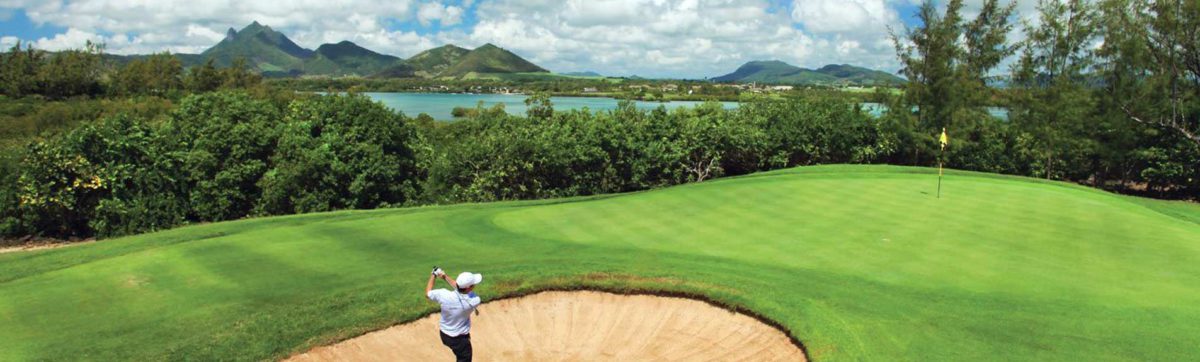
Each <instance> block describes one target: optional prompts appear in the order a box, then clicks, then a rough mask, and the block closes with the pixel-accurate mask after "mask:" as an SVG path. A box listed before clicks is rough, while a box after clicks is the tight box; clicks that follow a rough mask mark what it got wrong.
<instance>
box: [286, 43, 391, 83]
mask: <svg viewBox="0 0 1200 362" xmlns="http://www.w3.org/2000/svg"><path fill="white" fill-rule="evenodd" d="M402 63H403V60H402V59H400V58H398V57H394V56H391V55H385V54H379V53H376V52H373V51H371V50H368V49H366V48H363V47H360V46H358V44H354V43H352V42H349V41H342V42H340V43H337V44H323V45H321V46H320V47H318V48H317V51H316V52H315V56H314V57H313V58H311V59H309V60H307V61H305V63H304V73H305V74H310V75H331V76H345V75H358V76H366V75H372V74H376V73H379V72H381V71H384V70H385V69H389V68H391V67H394V66H397V65H400V64H402Z"/></svg>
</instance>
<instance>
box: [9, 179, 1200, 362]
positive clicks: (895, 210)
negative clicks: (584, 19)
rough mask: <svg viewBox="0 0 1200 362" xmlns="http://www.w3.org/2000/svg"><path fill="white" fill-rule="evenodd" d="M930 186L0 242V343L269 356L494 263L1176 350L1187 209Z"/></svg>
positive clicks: (678, 193)
mask: <svg viewBox="0 0 1200 362" xmlns="http://www.w3.org/2000/svg"><path fill="white" fill-rule="evenodd" d="M943 186H944V189H943V194H942V198H941V199H937V198H935V197H934V196H935V195H934V193H935V192H936V170H929V169H919V168H904V167H888V166H822V167H805V168H797V169H789V170H782V171H775V172H768V173H762V174H755V175H749V176H745V177H735V178H726V179H719V180H714V181H711V182H705V183H701V184H693V185H685V186H681V187H674V188H669V189H662V190H655V191H648V192H639V193H631V194H624V195H617V196H604V197H589V198H574V199H565V200H547V201H535V202H509V203H497V204H477V205H456V206H448V207H427V208H416V209H396V210H378V211H354V212H339V213H329V214H313V215H301V216H293V217H282V218H266V219H254V220H244V221H237V222H232V223H218V224H212V225H199V226H191V227H185V228H180V229H175V230H170V231H166V232H161V233H154V234H148V235H142V236H137V237H131V238H123V239H118V240H110V241H104V242H101V243H95V244H92V245H83V246H77V247H71V248H63V249H56V250H47V251H39V252H33V253H19V254H10V255H0V325H4V326H5V327H6V328H0V360H29V359H50V360H80V359H82V360H115V359H119V360H147V359H149V360H160V359H221V360H241V359H264V358H266V359H270V358H278V357H282V356H286V355H288V354H290V353H294V352H298V351H302V350H305V349H307V348H310V347H312V346H315V345H321V344H325V343H329V342H332V341H335V340H338V339H342V338H347V337H351V336H354V335H358V334H361V333H363V332H366V331H369V330H373V329H378V328H382V327H386V326H388V325H390V324H393V323H398V322H402V321H407V320H412V319H415V318H417V317H419V316H421V315H423V314H426V313H430V312H432V311H433V308H432V306H431V305H429V304H428V303H426V302H425V301H424V299H423V298H421V297H420V294H421V293H420V291H421V288H422V287H423V286H424V277H425V273H427V272H428V269H429V267H430V266H432V265H434V264H438V265H441V266H443V267H445V268H447V269H448V270H451V271H459V270H464V269H469V270H472V271H479V272H483V273H485V274H486V275H487V282H486V283H484V285H481V289H480V292H481V294H483V295H484V296H485V298H486V297H492V296H499V295H505V294H512V293H524V292H529V291H533V290H538V289H544V288H575V287H591V288H605V289H616V290H629V289H638V290H660V291H674V292H686V293H694V294H701V295H705V296H707V297H709V298H712V299H714V300H718V301H721V302H724V303H728V304H731V305H737V306H741V307H744V308H749V309H751V310H754V311H755V312H757V313H759V314H761V315H763V316H765V317H767V318H769V319H771V320H773V321H776V322H778V323H780V324H781V325H783V326H785V327H786V328H787V329H789V330H790V331H791V333H792V335H793V336H794V337H797V338H799V339H800V340H802V341H804V343H805V345H806V346H807V347H808V348H809V352H810V357H812V358H815V359H818V360H835V361H836V360H889V361H891V360H994V359H1022V360H1029V359H1038V360H1078V359H1088V360H1120V359H1147V360H1179V359H1186V358H1188V357H1189V356H1192V354H1193V353H1194V350H1192V349H1191V348H1190V347H1189V346H1195V345H1200V329H1198V327H1197V326H1198V325H1200V323H1196V321H1200V307H1197V306H1198V305H1200V303H1197V302H1200V291H1198V288H1196V286H1197V285H1200V277H1198V276H1200V266H1197V265H1198V264H1200V242H1198V240H1200V224H1196V223H1195V222H1193V221H1191V220H1200V208H1198V207H1196V206H1195V205H1188V204H1178V203H1164V202H1158V201H1152V200H1143V199H1133V198H1127V197H1123V196H1116V195H1111V194H1107V193H1103V192H1099V191H1095V190H1090V189H1086V188H1082V187H1078V186H1072V185H1066V184H1060V183H1052V182H1046V181H1042V180H1032V179H1023V178H1014V177H1006V176H994V175H987V174H978V173H969V172H957V171H952V172H948V173H947V178H946V180H945V183H944V185H943ZM480 328H485V327H484V326H481V327H480ZM80 341H86V342H83V343H81V342H80Z"/></svg>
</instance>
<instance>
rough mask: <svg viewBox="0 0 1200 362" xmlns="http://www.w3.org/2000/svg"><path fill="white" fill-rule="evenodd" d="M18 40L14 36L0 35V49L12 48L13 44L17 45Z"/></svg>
mask: <svg viewBox="0 0 1200 362" xmlns="http://www.w3.org/2000/svg"><path fill="white" fill-rule="evenodd" d="M18 41H20V39H18V38H17V37H15V36H0V51H7V50H8V49H10V48H12V47H13V45H17V42H18Z"/></svg>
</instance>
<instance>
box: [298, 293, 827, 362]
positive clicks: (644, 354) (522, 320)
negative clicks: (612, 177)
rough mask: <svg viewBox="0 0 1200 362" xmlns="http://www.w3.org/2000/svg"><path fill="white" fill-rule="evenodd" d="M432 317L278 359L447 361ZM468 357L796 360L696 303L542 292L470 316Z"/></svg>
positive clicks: (755, 330)
mask: <svg viewBox="0 0 1200 362" xmlns="http://www.w3.org/2000/svg"><path fill="white" fill-rule="evenodd" d="M437 322H438V315H437V314H436V313H435V314H433V315H431V316H429V317H425V318H422V319H420V320H417V321H415V322H412V323H407V324H403V325H398V326H394V327H391V328H388V329H384V330H380V331H375V332H372V333H368V334H366V335H363V336H360V337H357V338H353V339H350V340H347V341H344V342H341V343H337V344H334V345H331V346H325V347H318V348H316V349H313V350H312V351H309V352H307V353H304V354H300V355H297V356H293V357H291V358H289V359H288V361H452V360H453V359H454V355H453V354H452V353H451V352H450V349H448V348H446V347H444V346H442V344H441V342H440V341H439V339H438V332H437V330H438V327H437ZM471 340H472V343H473V345H474V350H475V360H476V361H579V360H584V361H595V360H609V361H616V360H622V361H663V360H687V361H697V360H719V361H804V360H805V358H804V354H803V352H801V351H800V349H799V348H797V347H796V346H795V345H794V344H792V342H791V340H789V339H788V337H787V336H786V335H785V334H784V333H783V332H781V331H779V330H777V329H775V328H772V327H771V326H768V325H766V324H764V323H762V322H760V321H758V320H756V319H754V318H751V317H749V316H746V315H742V314H736V313H731V312H729V311H727V310H724V309H721V308H717V307H714V306H712V305H709V304H707V303H704V302H700V301H695V300H690V299H683V298H668V297H656V296H646V295H633V296H628V295H617V294H610V293H601V292H545V293H539V294H535V295H531V296H526V297H521V298H515V299H505V300H501V301H497V302H492V303H486V304H484V305H483V306H481V307H480V315H478V316H475V317H473V319H472V329H471Z"/></svg>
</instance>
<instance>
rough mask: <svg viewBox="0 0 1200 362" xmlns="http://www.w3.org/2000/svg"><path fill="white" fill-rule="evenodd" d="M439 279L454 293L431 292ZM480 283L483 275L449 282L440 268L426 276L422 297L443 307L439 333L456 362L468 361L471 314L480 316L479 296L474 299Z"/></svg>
mask: <svg viewBox="0 0 1200 362" xmlns="http://www.w3.org/2000/svg"><path fill="white" fill-rule="evenodd" d="M438 277H441V278H442V279H445V280H446V283H449V284H450V286H451V287H453V288H454V291H449V290H445V289H436V290H435V289H433V282H434V281H435V279H437V278H438ZM482 281H483V275H480V274H474V273H469V272H463V273H462V274H459V275H458V279H457V280H455V279H450V277H449V276H447V275H446V272H445V271H443V270H442V269H441V268H438V267H433V273H432V274H430V275H429V284H427V285H426V286H425V296H426V297H428V298H429V300H432V301H434V302H438V304H441V305H442V319H441V320H440V321H438V327H439V328H438V329H440V330H441V331H440V333H441V336H442V344H444V345H446V347H450V350H451V351H454V357H455V358H456V360H457V361H458V362H464V361H465V362H469V361H471V312H472V311H474V312H475V314H476V315H478V314H479V310H478V309H476V308H478V307H479V302H480V300H479V296H477V295H475V292H474V290H475V286H476V285H479V282H482Z"/></svg>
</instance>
